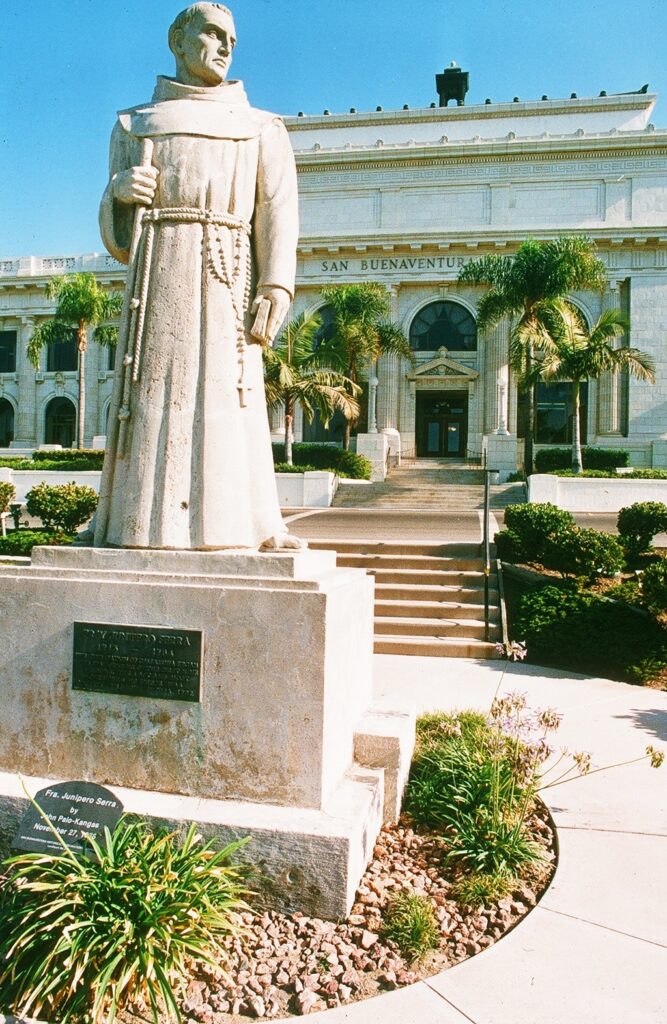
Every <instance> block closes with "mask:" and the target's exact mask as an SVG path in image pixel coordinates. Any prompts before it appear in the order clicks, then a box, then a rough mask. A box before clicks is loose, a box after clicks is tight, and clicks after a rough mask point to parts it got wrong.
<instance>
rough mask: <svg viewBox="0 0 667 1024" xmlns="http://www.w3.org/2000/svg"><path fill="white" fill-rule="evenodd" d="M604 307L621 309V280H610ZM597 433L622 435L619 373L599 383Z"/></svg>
mask: <svg viewBox="0 0 667 1024" xmlns="http://www.w3.org/2000/svg"><path fill="white" fill-rule="evenodd" d="M602 304H603V309H618V310H620V309H621V288H620V282H619V281H614V280H611V281H609V283H608V285H607V288H606V290H605V293H604V296H603V299H602ZM597 419H598V424H597V426H598V429H597V433H598V435H600V436H604V437H621V436H622V431H623V428H622V424H623V401H622V382H621V375H620V374H619V373H605V374H604V375H603V376H602V377H600V379H599V381H598V385H597Z"/></svg>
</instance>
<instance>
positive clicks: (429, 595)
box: [375, 577, 499, 604]
mask: <svg viewBox="0 0 667 1024" xmlns="http://www.w3.org/2000/svg"><path fill="white" fill-rule="evenodd" d="M375 599H376V601H385V600H387V601H461V602H465V604H471V603H472V604H482V603H483V602H484V586H483V584H482V585H481V586H479V587H471V586H465V587H458V586H456V585H452V586H438V585H428V586H420V585H419V584H417V583H400V584H395V583H391V582H384V581H378V580H377V578H376V583H375ZM489 601H491V602H492V603H493V604H497V603H498V601H499V594H498V588H497V586H494V581H493V577H492V578H491V586H490V587H489Z"/></svg>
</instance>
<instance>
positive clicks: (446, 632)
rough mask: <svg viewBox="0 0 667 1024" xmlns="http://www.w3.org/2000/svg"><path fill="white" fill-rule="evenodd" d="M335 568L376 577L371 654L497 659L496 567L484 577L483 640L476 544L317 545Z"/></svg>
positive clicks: (479, 558) (478, 547) (481, 582)
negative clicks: (332, 556)
mask: <svg viewBox="0 0 667 1024" xmlns="http://www.w3.org/2000/svg"><path fill="white" fill-rule="evenodd" d="M310 546H311V547H313V548H320V549H322V548H327V549H329V550H331V549H333V550H335V551H336V552H337V556H338V557H337V559H336V561H337V564H338V565H341V566H352V567H357V568H363V569H365V570H366V571H367V572H368V573H370V574H371V575H373V576H374V577H375V653H376V654H416V655H419V654H421V655H427V656H429V657H434V656H435V657H449V658H496V657H498V655H497V652H496V649H495V642H496V641H497V640H500V639H501V638H502V637H501V634H502V629H501V612H500V597H499V582H498V578H497V573H496V571H495V564H494V567H493V571H492V574H491V578H490V581H489V583H490V586H489V599H490V636H489V642H486V641H485V640H484V573H483V571H482V550H481V545H480V544H453V543H452V544H409V543H404V542H394V543H391V542H377V543H365V542H363V541H342V540H331V541H329V540H317V541H311V542H310Z"/></svg>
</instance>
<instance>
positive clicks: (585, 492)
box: [528, 473, 667, 512]
mask: <svg viewBox="0 0 667 1024" xmlns="http://www.w3.org/2000/svg"><path fill="white" fill-rule="evenodd" d="M528 501H530V502H533V503H537V502H544V501H550V502H551V504H552V505H557V506H558V507H559V508H563V509H566V511H568V512H619V511H620V510H621V509H622V508H626V507H627V506H628V505H633V504H634V503H635V502H636V501H662V502H665V504H667V480H619V479H611V478H610V479H604V478H602V477H582V478H580V479H578V478H577V477H570V476H552V475H550V474H547V473H535V474H533V476H531V477H529V478H528Z"/></svg>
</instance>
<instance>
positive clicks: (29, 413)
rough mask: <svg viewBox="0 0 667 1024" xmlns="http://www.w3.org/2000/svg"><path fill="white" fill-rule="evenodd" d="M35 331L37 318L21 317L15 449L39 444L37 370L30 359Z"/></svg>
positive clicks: (17, 360) (17, 365) (17, 369)
mask: <svg viewBox="0 0 667 1024" xmlns="http://www.w3.org/2000/svg"><path fill="white" fill-rule="evenodd" d="M34 330H35V318H34V317H32V316H23V317H21V326H20V328H19V331H18V338H17V340H16V341H17V343H16V376H17V378H18V388H19V394H18V408H17V413H16V423H15V425H14V440H13V442H12V447H13V448H35V447H37V444H38V428H37V395H36V390H37V389H36V384H35V369H34V367H33V365H32V363H31V362H30V360H29V359H28V352H27V348H28V341H29V340H30V338H31V336H32V333H33V331H34Z"/></svg>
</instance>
